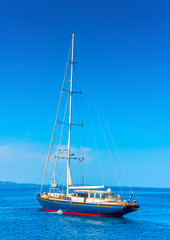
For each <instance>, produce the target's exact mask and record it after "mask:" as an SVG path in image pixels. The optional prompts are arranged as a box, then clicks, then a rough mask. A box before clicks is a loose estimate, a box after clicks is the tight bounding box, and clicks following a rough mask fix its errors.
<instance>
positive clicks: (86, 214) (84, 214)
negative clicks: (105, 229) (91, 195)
mask: <svg viewBox="0 0 170 240" xmlns="http://www.w3.org/2000/svg"><path fill="white" fill-rule="evenodd" d="M43 209H44V210H46V211H48V212H58V211H56V210H51V209H46V208H43ZM63 214H73V215H81V216H95V217H99V216H100V217H113V215H104V214H92V213H77V212H63Z"/></svg>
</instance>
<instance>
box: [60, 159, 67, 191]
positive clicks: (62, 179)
mask: <svg viewBox="0 0 170 240" xmlns="http://www.w3.org/2000/svg"><path fill="white" fill-rule="evenodd" d="M66 165H67V162H65V165H64V170H63V173H62V176H61V178H60V182H59V185H58V188H59V187H60V185H61V181H63V183H64V178H63V175H64V172H65V169H66ZM63 185H64V184H63Z"/></svg>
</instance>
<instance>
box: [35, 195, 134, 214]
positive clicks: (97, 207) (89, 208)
mask: <svg viewBox="0 0 170 240" xmlns="http://www.w3.org/2000/svg"><path fill="white" fill-rule="evenodd" d="M36 197H37V199H38V201H39V203H40V205H41V206H42V208H43V209H44V210H46V211H51V212H57V211H59V210H61V211H62V212H63V214H74V215H85V216H107V217H113V216H114V217H120V216H122V215H124V214H127V213H130V212H132V211H136V210H138V209H139V205H135V206H134V205H133V206H132V205H128V206H120V205H106V204H91V203H77V202H70V201H62V200H50V199H44V198H41V197H40V196H36Z"/></svg>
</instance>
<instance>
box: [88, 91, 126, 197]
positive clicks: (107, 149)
mask: <svg viewBox="0 0 170 240" xmlns="http://www.w3.org/2000/svg"><path fill="white" fill-rule="evenodd" d="M91 95H92V99H93V103H94V106H95V109H96V112H97V116H98V119H99V123H100V127H101V129H102V133H103V136H104V139H105V143H106V146H107V150H108V152H109V155H110V158H111V160H112V165H113V169H114V172H115V176H116V179H117V182H118V184H119V187H120V191H121V194H122V196H123V199H124V195H123V191H122V188H121V185H120V181H119V178H118V175H117V172H116V168H115V165H114V162H113V158H112V155H111V152H110V149H109V146H108V142H107V139H106V135H105V133H104V129H103V126H102V123H101V120H100V116H99V113H98V110H97V106H96V103H95V101H94V96H93V93H92V91H91Z"/></svg>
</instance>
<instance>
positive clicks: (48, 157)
mask: <svg viewBox="0 0 170 240" xmlns="http://www.w3.org/2000/svg"><path fill="white" fill-rule="evenodd" d="M70 51H71V46H70V49H69V54H68V60H69V58H70ZM68 63H69V62H68V61H67V63H66V70H65V74H64V80H63V85H62V90H61V94H60V100H59V105H58V110H57V115H56V119H55V123H54V129H53V134H52V138H51V143H50V148H49V152H48V156H47V162H46V166H45V171H44V176H43V180H42V184H41V190H40V193H41V192H42V188H43V185H44V179H45V175H46V171H47V167H48V162H49V159H50V153H51V147H52V143H53V138H54V133H55V128H56V123H57V119H58V114H59V109H60V104H61V99H62V95H63V89H64V84H65V79H66V73H67V67H68Z"/></svg>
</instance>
